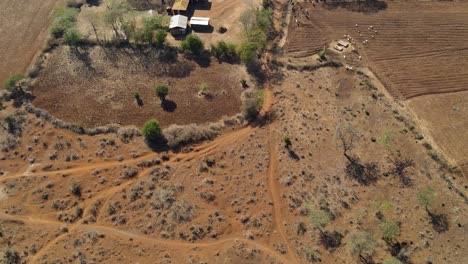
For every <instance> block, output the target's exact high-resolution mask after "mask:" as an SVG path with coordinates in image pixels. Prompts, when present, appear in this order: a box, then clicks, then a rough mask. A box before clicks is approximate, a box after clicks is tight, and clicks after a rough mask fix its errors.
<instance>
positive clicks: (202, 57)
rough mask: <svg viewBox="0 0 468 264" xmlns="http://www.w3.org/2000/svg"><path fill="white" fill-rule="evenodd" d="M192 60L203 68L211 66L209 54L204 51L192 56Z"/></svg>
mask: <svg viewBox="0 0 468 264" xmlns="http://www.w3.org/2000/svg"><path fill="white" fill-rule="evenodd" d="M192 59H193V61H195V62H196V63H197V64H198V65H199V66H200V67H203V68H206V67H209V66H210V64H211V54H210V53H209V52H208V51H204V52H202V53H200V54H198V55H193V56H192Z"/></svg>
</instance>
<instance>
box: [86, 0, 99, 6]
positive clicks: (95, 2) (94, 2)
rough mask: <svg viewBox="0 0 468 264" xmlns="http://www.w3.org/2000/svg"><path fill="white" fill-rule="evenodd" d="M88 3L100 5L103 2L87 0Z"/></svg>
mask: <svg viewBox="0 0 468 264" xmlns="http://www.w3.org/2000/svg"><path fill="white" fill-rule="evenodd" d="M86 4H88V5H89V6H99V5H100V4H101V0H86Z"/></svg>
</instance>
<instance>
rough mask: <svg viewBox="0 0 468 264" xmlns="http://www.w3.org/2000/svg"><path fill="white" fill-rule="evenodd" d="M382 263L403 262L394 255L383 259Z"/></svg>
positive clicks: (395, 263)
mask: <svg viewBox="0 0 468 264" xmlns="http://www.w3.org/2000/svg"><path fill="white" fill-rule="evenodd" d="M382 264H403V262H401V261H400V260H399V259H397V258H395V257H389V258H386V259H384V261H383V262H382Z"/></svg>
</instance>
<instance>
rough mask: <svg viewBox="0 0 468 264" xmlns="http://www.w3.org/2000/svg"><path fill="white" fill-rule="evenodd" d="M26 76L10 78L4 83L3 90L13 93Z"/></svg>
mask: <svg viewBox="0 0 468 264" xmlns="http://www.w3.org/2000/svg"><path fill="white" fill-rule="evenodd" d="M24 77H25V76H24V75H23V74H15V75H12V76H10V77H9V78H8V79H7V80H6V81H5V82H4V83H3V88H5V89H6V90H8V91H11V90H12V89H13V88H14V87H15V86H16V84H18V82H19V81H21V80H22V79H24Z"/></svg>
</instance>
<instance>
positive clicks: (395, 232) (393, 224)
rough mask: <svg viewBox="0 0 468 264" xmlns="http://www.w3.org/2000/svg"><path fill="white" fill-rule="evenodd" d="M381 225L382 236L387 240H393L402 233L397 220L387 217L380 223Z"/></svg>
mask: <svg viewBox="0 0 468 264" xmlns="http://www.w3.org/2000/svg"><path fill="white" fill-rule="evenodd" d="M379 227H380V231H381V232H382V238H383V239H384V240H386V241H393V240H395V239H396V238H397V237H398V236H399V235H400V225H399V223H398V222H397V221H393V220H390V219H386V220H384V221H383V222H382V223H380V225H379Z"/></svg>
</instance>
